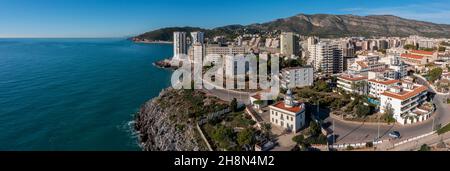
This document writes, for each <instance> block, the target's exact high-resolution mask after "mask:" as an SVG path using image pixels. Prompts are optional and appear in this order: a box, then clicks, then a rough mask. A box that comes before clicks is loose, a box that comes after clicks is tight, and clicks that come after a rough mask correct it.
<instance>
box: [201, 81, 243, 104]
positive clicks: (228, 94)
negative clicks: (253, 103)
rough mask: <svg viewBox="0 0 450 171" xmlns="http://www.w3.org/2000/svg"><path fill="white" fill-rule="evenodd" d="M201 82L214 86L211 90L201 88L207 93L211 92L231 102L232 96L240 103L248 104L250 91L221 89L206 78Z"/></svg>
mask: <svg viewBox="0 0 450 171" xmlns="http://www.w3.org/2000/svg"><path fill="white" fill-rule="evenodd" d="M203 84H208V85H210V86H213V87H216V88H214V89H212V90H207V89H203V90H202V91H203V92H205V93H208V94H212V95H214V96H216V97H217V98H219V99H221V100H224V101H228V102H231V101H232V100H233V98H236V100H237V101H238V102H240V103H244V104H246V105H248V104H250V93H248V92H241V91H235V90H227V89H223V88H220V87H219V86H217V85H214V84H212V83H210V82H208V81H206V80H203Z"/></svg>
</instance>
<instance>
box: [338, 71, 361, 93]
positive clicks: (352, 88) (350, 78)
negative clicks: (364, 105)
mask: <svg viewBox="0 0 450 171" xmlns="http://www.w3.org/2000/svg"><path fill="white" fill-rule="evenodd" d="M367 79H368V77H366V76H363V75H350V74H342V75H340V76H339V77H338V80H337V87H338V88H341V89H343V90H344V91H346V92H348V93H356V94H367V91H368V90H367V89H368V86H367Z"/></svg>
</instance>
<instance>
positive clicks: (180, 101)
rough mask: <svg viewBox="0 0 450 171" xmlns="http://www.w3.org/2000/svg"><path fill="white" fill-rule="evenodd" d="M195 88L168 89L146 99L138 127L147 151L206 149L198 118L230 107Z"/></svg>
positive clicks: (142, 144) (138, 117) (137, 119)
mask: <svg viewBox="0 0 450 171" xmlns="http://www.w3.org/2000/svg"><path fill="white" fill-rule="evenodd" d="M219 103H220V102H219V101H218V100H217V99H216V98H213V97H208V96H206V95H205V94H204V93H201V92H198V91H193V90H174V89H171V88H169V89H166V90H164V91H162V92H161V93H160V95H159V96H158V97H156V98H154V99H152V100H150V101H148V102H147V103H145V104H144V105H143V106H142V107H141V110H140V112H139V113H138V114H137V115H136V120H135V121H136V123H135V129H136V131H138V133H139V140H140V142H141V147H142V149H143V150H144V151H206V150H207V147H206V144H205V143H204V141H203V140H202V139H201V137H200V134H199V132H198V130H197V129H196V122H195V119H194V118H198V117H201V116H202V115H204V114H207V113H208V112H211V111H214V110H217V109H220V108H223V107H226V106H224V105H223V104H219Z"/></svg>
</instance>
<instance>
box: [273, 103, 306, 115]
mask: <svg viewBox="0 0 450 171" xmlns="http://www.w3.org/2000/svg"><path fill="white" fill-rule="evenodd" d="M272 107H275V108H277V109H281V110H284V111H289V112H293V113H298V112H301V111H302V110H303V108H302V106H301V105H296V106H294V107H292V108H288V107H286V105H285V104H284V102H282V101H280V102H278V103H276V104H274V105H272Z"/></svg>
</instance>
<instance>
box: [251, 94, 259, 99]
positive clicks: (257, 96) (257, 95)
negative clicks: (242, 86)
mask: <svg viewBox="0 0 450 171" xmlns="http://www.w3.org/2000/svg"><path fill="white" fill-rule="evenodd" d="M252 97H253V98H255V99H258V100H261V95H260V94H255V95H253V96H252Z"/></svg>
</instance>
